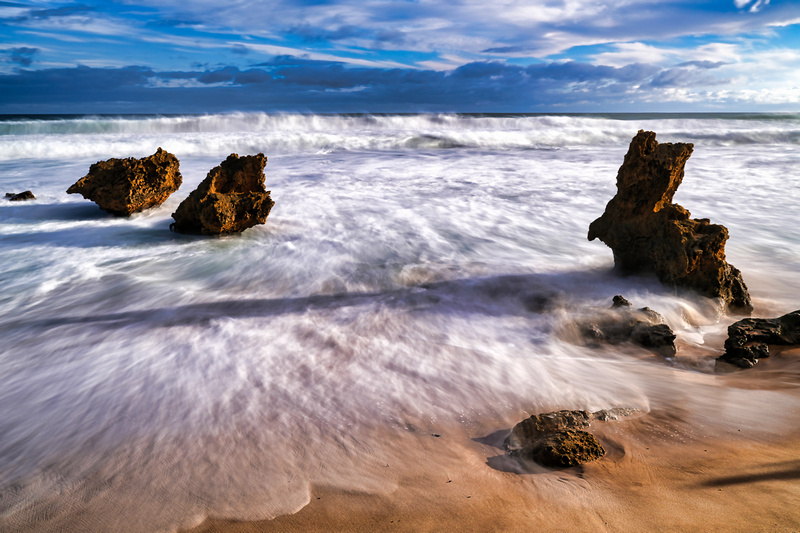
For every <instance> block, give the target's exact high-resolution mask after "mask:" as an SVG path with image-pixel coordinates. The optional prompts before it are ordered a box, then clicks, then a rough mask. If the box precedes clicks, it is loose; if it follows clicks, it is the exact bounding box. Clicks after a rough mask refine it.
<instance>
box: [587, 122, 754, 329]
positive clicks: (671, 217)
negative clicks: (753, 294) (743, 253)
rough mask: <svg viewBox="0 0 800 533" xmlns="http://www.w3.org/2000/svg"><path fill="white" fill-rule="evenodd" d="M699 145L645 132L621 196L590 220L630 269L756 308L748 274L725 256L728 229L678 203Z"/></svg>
mask: <svg viewBox="0 0 800 533" xmlns="http://www.w3.org/2000/svg"><path fill="white" fill-rule="evenodd" d="M692 149H693V145H692V144H689V143H676V144H672V143H662V144H659V143H658V142H657V141H656V134H655V133H653V132H651V131H641V130H640V131H639V133H638V134H637V135H636V136H635V137H634V138H633V140H632V141H631V144H630V148H629V149H628V153H627V154H626V155H625V160H624V162H623V163H622V166H621V167H620V169H619V172H618V174H617V194H616V196H614V198H612V199H611V201H609V202H608V205H606V210H605V212H604V213H603V215H602V216H601V217H600V218H598V219H597V220H595V221H594V222H592V224H591V225H590V226H589V240H590V241H591V240H594V239H596V238H599V239H600V240H601V241H603V242H604V243H606V244H607V245H608V246H609V247H610V248H611V249H612V250H613V252H614V263H615V265H616V267H617V268H618V269H619V270H620V271H622V272H626V273H627V272H654V273H655V274H656V276H658V278H659V279H660V280H661V282H662V283H665V284H667V285H672V286H675V287H685V288H689V289H693V290H696V291H698V292H699V293H700V294H703V295H705V296H708V297H710V298H721V299H722V300H723V301H724V302H725V303H726V304H727V306H728V308H729V310H730V311H731V312H734V313H738V314H750V312H751V311H752V310H753V306H752V304H751V301H750V295H749V294H748V292H747V287H746V286H745V284H744V281H742V275H741V273H740V272H739V270H737V269H736V268H734V267H733V266H731V265H729V264H728V263H727V262H726V261H725V241H726V240H727V239H728V230H727V229H726V228H725V227H724V226H721V225H718V224H711V223H710V221H709V220H708V219H705V218H701V219H692V218H690V216H691V214H690V213H689V211H687V210H686V209H684V208H683V207H681V206H680V205H678V204H673V203H672V198H673V196H674V195H675V191H676V190H677V189H678V186H679V185H680V184H681V181H682V180H683V173H684V165H685V164H686V160H687V159H688V158H689V156H690V155H691V154H692Z"/></svg>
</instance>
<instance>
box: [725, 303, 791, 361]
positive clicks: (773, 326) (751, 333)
mask: <svg viewBox="0 0 800 533" xmlns="http://www.w3.org/2000/svg"><path fill="white" fill-rule="evenodd" d="M795 344H800V310H797V311H793V312H791V313H788V314H785V315H783V316H781V317H778V318H745V319H743V320H739V321H738V322H734V323H733V324H731V325H730V326H728V339H727V340H726V341H725V353H724V354H723V355H721V356H720V357H718V358H717V360H718V361H721V362H725V363H730V364H732V365H736V366H738V367H740V368H751V367H753V366H755V364H756V363H758V360H759V359H763V358H765V357H769V346H770V345H773V346H791V345H795Z"/></svg>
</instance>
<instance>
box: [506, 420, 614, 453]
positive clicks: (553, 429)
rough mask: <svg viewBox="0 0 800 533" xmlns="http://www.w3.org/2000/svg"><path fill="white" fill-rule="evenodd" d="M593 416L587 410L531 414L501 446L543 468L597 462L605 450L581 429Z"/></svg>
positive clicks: (586, 425) (515, 427)
mask: <svg viewBox="0 0 800 533" xmlns="http://www.w3.org/2000/svg"><path fill="white" fill-rule="evenodd" d="M593 418H594V415H593V414H591V413H589V412H587V411H556V412H552V413H543V414H538V415H533V416H532V417H530V418H528V419H526V420H523V421H522V422H520V423H519V424H517V425H516V426H514V428H513V429H512V430H511V434H510V435H509V436H508V437H507V438H506V440H505V442H504V444H503V447H504V448H505V449H506V450H507V451H508V452H509V455H511V456H512V457H517V458H521V459H529V460H532V461H535V462H537V463H539V464H541V465H544V466H552V467H568V466H576V465H579V464H583V463H588V462H590V461H594V460H597V459H599V458H601V457H602V456H604V455H605V453H606V451H605V449H603V447H602V446H601V445H600V443H599V442H598V441H597V439H596V438H595V436H594V435H592V434H591V433H588V432H586V431H582V429H583V428H586V427H588V426H589V422H590V421H591V420H592V419H593Z"/></svg>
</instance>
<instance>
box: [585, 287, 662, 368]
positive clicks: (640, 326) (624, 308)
mask: <svg viewBox="0 0 800 533" xmlns="http://www.w3.org/2000/svg"><path fill="white" fill-rule="evenodd" d="M577 326H578V331H579V332H580V335H581V337H582V338H583V339H584V341H586V342H588V343H592V344H597V343H608V344H620V343H622V342H631V343H633V344H635V345H637V346H641V347H643V348H647V349H649V350H652V351H654V352H656V353H657V354H659V355H661V356H663V357H672V356H674V355H675V334H674V333H673V332H672V329H671V328H670V327H669V326H668V325H667V324H665V323H664V318H663V317H662V316H661V315H659V314H658V313H656V312H655V311H653V310H652V309H650V308H649V307H642V308H641V309H634V308H633V306H632V305H631V303H630V302H629V301H628V300H626V299H625V298H624V297H622V296H620V295H617V296H614V300H613V304H612V306H611V309H609V310H607V311H605V312H602V313H598V314H597V315H595V316H593V317H592V318H591V319H589V320H581V321H578V322H577Z"/></svg>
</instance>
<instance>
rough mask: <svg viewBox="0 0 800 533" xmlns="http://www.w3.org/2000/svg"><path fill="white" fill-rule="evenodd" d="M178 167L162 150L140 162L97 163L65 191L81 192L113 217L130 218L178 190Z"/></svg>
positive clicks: (177, 163) (116, 160)
mask: <svg viewBox="0 0 800 533" xmlns="http://www.w3.org/2000/svg"><path fill="white" fill-rule="evenodd" d="M179 166H180V163H179V162H178V158H176V157H175V156H174V155H172V154H171V153H169V152H166V151H164V150H162V149H161V148H159V149H158V150H157V151H156V153H155V154H153V155H151V156H149V157H143V158H142V159H135V158H133V157H128V158H126V159H115V158H112V159H108V160H106V161H98V162H97V163H95V164H93V165H92V166H91V167H90V168H89V173H88V174H87V175H86V176H84V177H82V178H81V179H79V180H78V181H77V182H76V183H75V184H73V185H72V186H71V187H70V188H69V189H67V192H68V193H69V194H75V193H80V194H82V195H83V197H84V198H86V199H87V200H91V201H93V202H95V203H96V204H97V205H99V206H100V209H103V210H104V211H108V212H109V213H111V214H113V215H116V216H130V215H131V214H132V213H136V212H139V211H143V210H145V209H148V208H150V207H155V206H158V205H161V204H162V203H163V202H164V201H165V200H166V199H167V198H168V197H169V195H170V194H172V193H173V192H175V191H176V190H178V187H180V186H181V182H182V181H183V178H182V177H181V173H180V171H179Z"/></svg>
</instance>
